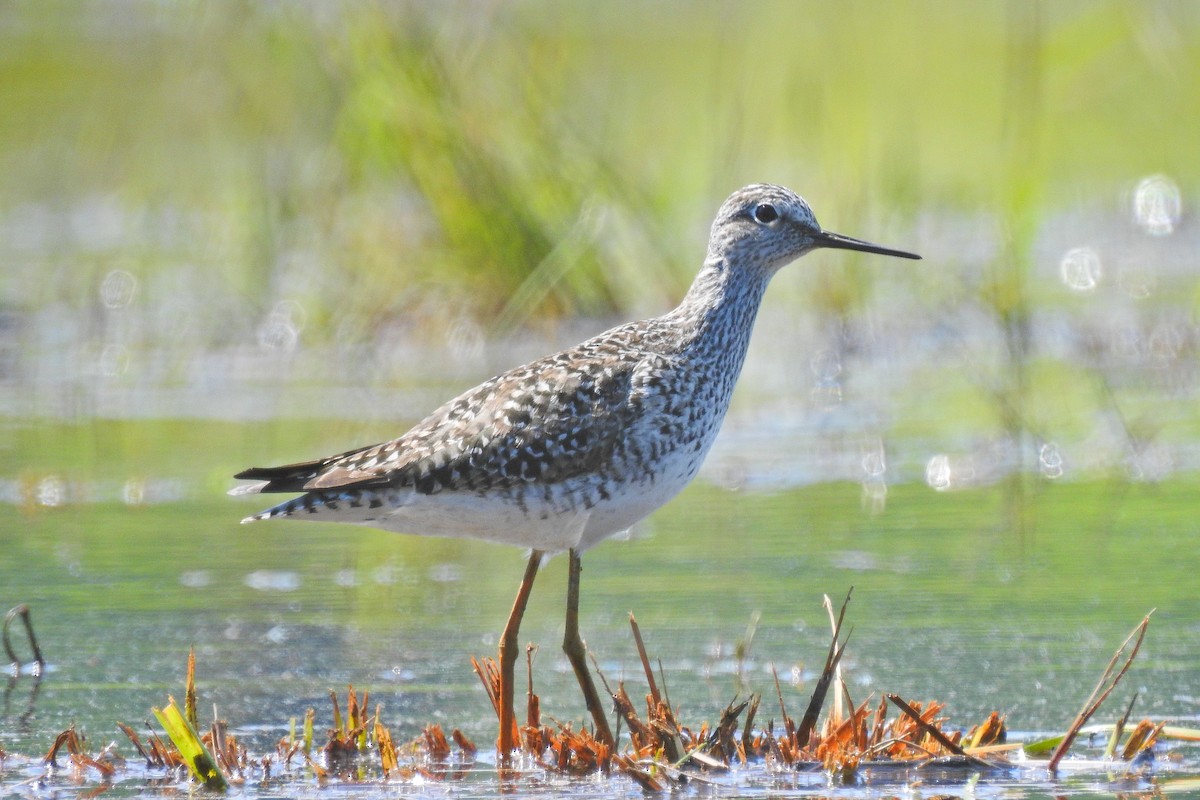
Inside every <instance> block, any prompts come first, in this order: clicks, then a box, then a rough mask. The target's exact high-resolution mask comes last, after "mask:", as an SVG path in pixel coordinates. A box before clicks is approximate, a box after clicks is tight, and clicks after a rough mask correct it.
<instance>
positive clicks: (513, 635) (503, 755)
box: [497, 550, 542, 766]
mask: <svg viewBox="0 0 1200 800" xmlns="http://www.w3.org/2000/svg"><path fill="white" fill-rule="evenodd" d="M541 563H542V553H541V551H538V550H534V551H533V552H532V553H530V554H529V563H528V564H526V565H525V577H524V578H522V579H521V588H520V589H518V590H517V599H515V600H513V607H512V612H511V613H509V615H508V624H506V625H505V626H504V634H503V635H502V636H501V637H500V652H499V653H498V658H497V660H498V661H499V662H500V743H499V745H498V749H499V750H500V764H501V765H502V766H507V765H508V763H509V762H510V761H511V759H512V751H513V744H514V743H513V735H514V734H515V733H516V724H515V722H514V718H513V668H514V667H515V666H516V663H517V651H518V649H519V645H518V643H517V635H518V634H519V633H520V631H521V617H523V616H525V604H526V603H528V602H529V591H530V589H532V588H533V579H534V578H536V577H537V573H538V567H539V566H541Z"/></svg>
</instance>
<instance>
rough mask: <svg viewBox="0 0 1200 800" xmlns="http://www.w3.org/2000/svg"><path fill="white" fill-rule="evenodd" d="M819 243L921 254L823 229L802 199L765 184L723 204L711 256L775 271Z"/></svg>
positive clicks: (902, 255)
mask: <svg viewBox="0 0 1200 800" xmlns="http://www.w3.org/2000/svg"><path fill="white" fill-rule="evenodd" d="M820 247H829V248H836V249H839V250H858V251H860V252H863V253H878V254H880V255H885V256H899V257H900V258H917V259H919V258H920V256H919V255H917V254H915V253H908V252H905V251H903V250H893V249H891V248H888V247H882V246H880V245H877V244H872V243H870V242H864V241H862V240H861V239H853V238H851V237H849V236H842V235H841V234H838V233H833V232H832V231H827V230H824V229H823V228H821V226H820V225H819V224H818V223H817V218H816V216H814V215H813V212H812V209H811V208H809V206H808V203H806V202H805V201H804V198H803V197H801V196H800V195H798V194H796V193H795V192H793V191H792V190H791V189H786V188H784V187H782V186H774V185H771V184H766V183H757V184H753V185H751V186H746V187H744V188H742V189H738V190H737V191H736V192H734V193H733V194H732V195H730V196H729V199H728V200H726V201H725V203H724V204H723V205H722V206H721V210H720V211H718V212H717V218H716V220H715V221H714V222H713V227H712V234H711V236H710V238H709V242H708V257H709V259H710V260H713V259H720V260H726V261H728V262H730V263H739V264H747V265H753V266H755V267H756V268H758V269H762V270H765V271H767V272H768V273H773V272H774V271H775V270H777V269H779V268H780V267H782V266H784V265H786V264H788V263H790V262H792V261H795V260H796V259H797V258H799V257H800V256H802V255H804V254H805V253H808V252H809V251H811V250H815V249H817V248H820Z"/></svg>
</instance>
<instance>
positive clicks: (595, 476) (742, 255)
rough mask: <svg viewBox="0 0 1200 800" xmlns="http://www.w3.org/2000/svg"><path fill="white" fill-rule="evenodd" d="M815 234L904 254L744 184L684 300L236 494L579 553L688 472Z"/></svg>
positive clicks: (722, 214) (259, 476)
mask: <svg viewBox="0 0 1200 800" xmlns="http://www.w3.org/2000/svg"><path fill="white" fill-rule="evenodd" d="M756 215H757V216H756ZM821 246H834V247H838V246H841V247H853V248H854V249H867V250H873V251H876V252H885V253H891V254H894V255H908V254H904V253H897V252H895V251H887V250H884V249H883V248H878V247H875V246H873V245H866V244H865V243H861V242H857V241H856V240H850V239H846V238H844V237H838V236H836V235H835V234H828V233H826V232H824V231H822V230H821V228H820V226H819V225H817V222H816V219H815V218H814V217H813V214H812V211H811V210H810V209H809V208H808V205H807V204H806V203H805V202H804V201H803V200H802V199H801V198H799V197H798V196H796V195H795V194H794V193H792V192H791V191H789V190H787V189H784V188H782V187H778V186H769V185H755V186H748V187H746V188H744V189H742V190H740V191H738V192H736V193H735V194H734V195H733V196H731V197H730V198H729V199H728V200H727V201H726V202H725V204H724V205H723V206H722V207H721V209H720V211H719V213H718V215H717V218H716V221H715V222H714V224H713V230H712V236H711V239H710V243H709V249H708V257H707V258H706V260H705V263H704V266H703V268H702V269H701V271H700V273H699V275H698V276H697V278H696V280H695V282H694V283H693V285H692V288H691V290H690V291H689V292H688V294H687V295H686V296H685V298H684V300H683V302H682V303H681V304H680V305H679V306H678V307H677V308H676V309H674V310H673V311H671V312H669V313H667V314H665V315H663V316H661V317H656V318H653V319H649V320H643V321H641V322H634V323H628V324H625V325H621V326H619V327H616V328H613V329H612V330H609V331H606V332H605V333H602V334H600V335H599V336H597V337H595V338H593V339H589V340H588V341H586V342H583V343H582V344H579V345H576V346H575V347H572V348H570V349H568V350H564V351H562V352H560V353H556V354H554V355H550V356H546V357H545V358H542V359H538V360H537V361H533V362H531V363H529V364H525V365H523V366H520V367H517V368H516V369H513V370H510V371H509V372H506V373H504V374H501V375H498V376H496V377H494V378H492V379H491V380H488V381H486V382H484V383H482V384H480V385H479V386H477V387H475V388H474V389H471V390H469V391H467V392H465V393H463V394H462V395H460V396H458V397H456V398H455V399H453V400H451V401H450V402H448V403H446V404H445V405H443V406H442V407H441V408H439V409H437V410H436V411H434V412H433V413H432V414H430V415H429V416H428V417H426V418H425V419H424V420H423V421H422V422H420V423H419V424H417V425H416V426H415V427H414V428H413V429H412V430H410V431H408V432H407V433H405V434H404V435H403V436H401V437H399V438H398V439H393V440H392V441H390V442H384V443H382V444H377V445H372V446H369V447H364V448H361V449H358V450H351V451H349V452H346V453H342V454H339V455H336V456H330V457H328V458H323V459H318V460H315V461H311V462H305V463H301V464H294V465H290V466H285V467H269V468H253V469H248V470H246V471H244V472H242V473H240V474H238V475H237V477H238V478H244V479H254V480H259V481H261V483H258V484H254V485H251V486H246V487H242V488H241V489H240V492H241V493H249V492H304V493H305V494H303V495H302V496H301V497H298V498H295V499H293V500H289V501H287V502H285V503H281V504H280V505H277V506H275V507H274V508H271V509H269V510H267V511H264V512H262V513H261V514H257V515H255V516H252V517H249V518H248V519H247V521H252V520H259V519H269V518H274V517H284V516H293V515H294V516H297V517H298V518H301V519H323V520H329V521H339V520H341V521H347V522H358V523H364V524H369V525H375V526H379V527H385V528H388V529H391V530H398V531H402V532H408V533H416V534H421V533H431V534H435V535H443V536H467V537H471V538H481V539H489V540H497V541H509V542H512V543H513V544H518V545H524V546H529V547H535V548H537V549H540V550H545V551H550V552H554V551H559V550H564V549H567V548H576V549H578V550H583V549H586V548H587V547H590V546H592V545H594V544H595V543H596V542H598V541H600V540H602V539H603V538H605V537H606V536H609V535H612V534H614V533H617V532H619V531H621V530H624V529H625V528H628V527H629V526H630V525H632V524H633V523H635V522H636V521H637V520H638V519H640V518H641V517H643V516H645V515H646V514H648V513H649V512H650V511H652V510H653V509H654V508H656V507H657V506H658V505H661V504H662V503H664V502H666V501H667V500H668V499H670V498H671V497H672V496H674V495H675V494H676V493H677V492H678V491H679V490H680V489H682V488H683V487H684V486H685V485H686V484H687V483H688V481H690V480H691V479H692V478H693V477H694V476H695V474H696V472H697V471H698V470H699V468H700V465H701V463H702V461H703V459H704V456H705V454H706V453H707V452H708V450H709V448H710V447H711V445H712V443H713V441H714V439H715V438H716V434H717V431H718V430H719V428H720V425H721V421H722V420H723V419H724V416H725V412H726V410H727V409H728V407H729V400H730V397H731V395H732V393H733V387H734V383H735V382H736V380H737V376H738V373H739V372H740V370H741V366H742V362H743V360H744V358H745V354H746V349H747V347H748V345H749V341H750V332H751V330H752V328H753V324H754V318H755V316H756V314H757V311H758V307H759V303H760V301H761V299H762V296H763V292H764V291H765V289H766V285H767V282H768V281H769V280H770V277H771V276H772V275H773V274H774V272H775V271H776V270H777V269H778V268H779V267H781V266H783V265H784V264H785V263H787V262H789V261H791V260H793V259H795V258H797V257H798V256H800V255H802V254H803V253H804V252H806V251H808V250H810V249H813V248H815V247H821ZM497 512H499V513H497Z"/></svg>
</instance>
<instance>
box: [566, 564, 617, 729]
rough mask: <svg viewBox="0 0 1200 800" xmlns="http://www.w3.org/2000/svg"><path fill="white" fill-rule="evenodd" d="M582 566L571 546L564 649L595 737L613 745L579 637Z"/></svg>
mask: <svg viewBox="0 0 1200 800" xmlns="http://www.w3.org/2000/svg"><path fill="white" fill-rule="evenodd" d="M582 569H583V565H582V563H581V562H580V559H579V553H577V552H575V550H574V549H573V548H572V550H571V554H570V566H569V567H568V568H567V624H566V629H565V631H564V633H563V652H564V653H566V654H567V658H568V659H570V661H571V666H572V667H573V668H574V669H575V677H576V678H578V679H579V688H580V689H582V690H583V700H584V702H585V703H587V708H588V711H589V712H591V715H592V723H593V725H594V727H595V729H596V738H597V739H598V740H600V741H601V742H604V743H605V744H607V745H608V746H609V747H610V748H611V747H612V746H613V735H612V730H611V729H609V727H608V719H607V718H606V717H605V715H604V705H603V704H602V703H601V702H600V695H599V694H598V693H597V692H596V684H595V683H593V682H592V673H591V672H589V671H588V665H587V646H586V645H584V643H583V639H581V638H579V573H580V572H581V571H582Z"/></svg>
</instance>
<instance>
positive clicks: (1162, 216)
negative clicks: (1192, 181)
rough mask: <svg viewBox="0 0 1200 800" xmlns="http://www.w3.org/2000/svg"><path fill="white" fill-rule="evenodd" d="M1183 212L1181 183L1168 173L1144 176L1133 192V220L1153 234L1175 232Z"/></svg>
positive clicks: (1159, 234) (1163, 234) (1164, 234)
mask: <svg viewBox="0 0 1200 800" xmlns="http://www.w3.org/2000/svg"><path fill="white" fill-rule="evenodd" d="M1182 212H1183V200H1182V197H1181V195H1180V192H1179V185H1178V184H1176V183H1175V181H1173V180H1171V179H1170V178H1168V177H1167V176H1166V175H1151V176H1149V177H1147V178H1143V179H1142V180H1141V181H1140V182H1139V183H1138V185H1137V189H1135V190H1134V192H1133V221H1134V222H1135V223H1136V224H1137V226H1138V227H1139V228H1141V229H1142V230H1144V231H1145V232H1146V233H1148V234H1150V235H1151V236H1166V235H1168V234H1170V233H1174V232H1175V227H1176V226H1177V225H1178V224H1179V217H1180V215H1181V214H1182Z"/></svg>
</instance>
